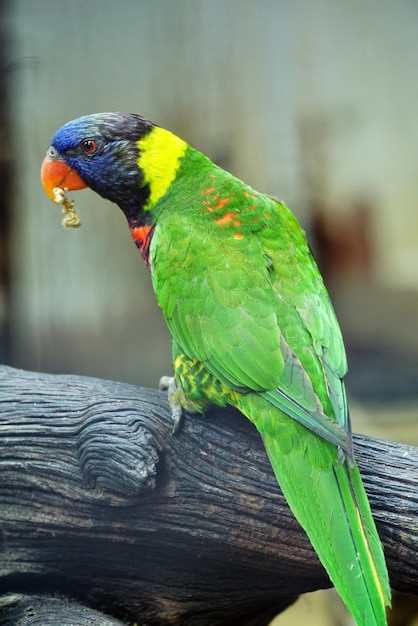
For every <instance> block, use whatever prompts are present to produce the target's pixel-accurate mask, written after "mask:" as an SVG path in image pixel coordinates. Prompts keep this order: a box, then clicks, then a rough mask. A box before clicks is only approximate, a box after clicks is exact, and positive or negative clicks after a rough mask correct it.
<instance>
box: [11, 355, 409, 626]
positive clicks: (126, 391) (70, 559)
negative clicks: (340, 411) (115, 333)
mask: <svg viewBox="0 0 418 626" xmlns="http://www.w3.org/2000/svg"><path fill="white" fill-rule="evenodd" d="M171 427H172V424H171V418H170V414H169V410H168V406H167V402H166V398H165V395H164V394H163V393H161V392H159V391H154V390H150V389H143V388H139V387H134V386H130V385H126V384H122V383H115V382H111V381H103V380H96V379H91V378H83V377H77V376H53V375H47V374H38V373H31V372H24V371H19V370H14V369H11V368H7V367H0V532H1V534H0V550H1V559H0V593H1V594H8V593H9V594H10V593H12V594H16V593H29V594H34V593H35V594H36V593H46V594H57V593H58V594H63V595H65V596H67V597H72V598H74V599H76V600H78V601H80V602H82V603H84V604H86V605H88V606H89V607H91V608H93V609H99V610H103V611H105V612H106V613H107V614H109V615H111V616H113V617H115V618H119V619H123V620H126V621H129V620H130V621H131V622H137V623H138V624H140V623H144V624H148V625H150V626H154V625H155V626H157V625H161V624H168V625H171V624H173V625H176V624H187V625H190V626H204V625H208V626H209V625H211V626H223V625H225V626H226V624H228V625H231V626H233V625H235V624H236V625H238V624H240V625H248V626H250V625H254V626H256V625H257V626H262V625H265V624H268V622H269V620H270V619H271V618H272V617H273V616H274V615H275V614H277V613H279V612H280V611H281V610H283V609H284V608H285V607H286V606H288V605H289V604H291V603H292V602H293V600H294V599H295V598H296V597H297V596H298V595H299V594H300V593H303V592H305V591H312V590H315V589H319V588H324V587H328V586H330V583H329V580H328V577H327V575H326V573H325V571H324V569H323V568H322V566H321V565H320V563H319V561H318V559H317V557H316V555H315V553H314V551H313V550H312V548H311V546H310V543H309V541H308V539H307V537H306V536H305V534H304V532H303V531H302V530H301V528H300V527H299V525H298V524H297V522H296V520H295V519H294V518H293V515H292V514H291V512H290V510H289V509H288V507H287V504H286V502H285V501H284V499H283V496H282V495H281V493H280V490H279V488H278V486H277V483H276V481H275V479H274V476H273V472H272V470H271V468H270V465H269V463H268V460H267V457H266V454H265V452H264V448H263V445H262V442H261V440H260V438H259V436H258V434H257V432H256V431H255V429H254V428H253V427H252V425H251V424H250V423H249V422H247V420H246V419H244V418H243V417H242V416H241V415H240V414H239V413H234V412H232V411H221V410H214V411H213V412H210V414H208V415H207V416H206V417H200V416H193V417H191V416H190V417H189V416H187V417H186V419H185V420H184V423H183V426H182V429H181V431H180V432H179V433H178V434H176V435H174V436H173V435H172V433H171ZM355 451H356V456H357V459H358V463H359V466H360V470H361V472H362V475H363V478H364V483H365V487H366V491H367V492H368V495H369V498H370V502H371V506H372V510H373V513H374V516H375V519H376V523H377V526H378V529H379V532H380V535H381V538H382V541H383V543H384V546H385V553H386V557H387V562H388V568H389V573H390V578H391V583H392V586H393V587H394V588H396V589H399V590H401V591H409V592H412V593H418V553H417V545H418V478H417V471H416V469H417V466H418V450H417V449H416V448H413V447H410V446H405V445H400V444H396V443H390V442H384V441H379V440H377V439H371V438H365V437H360V436H355Z"/></svg>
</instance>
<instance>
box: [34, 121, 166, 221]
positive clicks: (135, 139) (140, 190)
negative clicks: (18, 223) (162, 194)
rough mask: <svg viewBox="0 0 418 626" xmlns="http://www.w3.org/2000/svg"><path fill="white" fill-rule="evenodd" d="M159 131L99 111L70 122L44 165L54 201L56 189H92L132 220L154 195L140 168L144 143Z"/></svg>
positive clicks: (43, 177) (43, 174)
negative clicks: (148, 137)
mask: <svg viewBox="0 0 418 626" xmlns="http://www.w3.org/2000/svg"><path fill="white" fill-rule="evenodd" d="M155 128H158V127H156V126H155V125H154V124H152V123H151V122H148V121H147V120H145V119H144V118H143V117H141V116H139V115H134V114H128V113H97V114H94V115H87V116H85V117H80V118H78V119H76V120H73V121H71V122H68V123H67V124H65V125H64V126H62V128H60V129H59V130H58V131H57V133H56V134H55V135H54V137H53V139H52V142H51V146H50V148H49V150H48V152H47V155H46V157H45V159H44V161H43V164H42V169H41V180H42V184H43V187H44V190H45V192H46V193H47V195H48V196H49V197H50V198H51V199H54V193H53V189H54V188H55V187H58V188H61V189H64V190H69V191H72V190H76V189H83V188H84V187H90V188H91V189H93V191H95V192H97V193H98V194H100V195H101V196H103V197H104V198H107V199H108V200H111V201H112V202H116V203H117V204H118V205H119V206H120V208H121V209H122V210H123V211H124V212H125V214H126V215H127V217H128V219H130V218H132V217H134V216H135V214H138V212H139V211H140V210H141V209H142V208H143V207H144V206H145V205H146V204H147V201H148V199H149V196H150V191H151V190H150V181H148V180H147V176H146V172H145V171H144V168H143V167H142V166H141V164H140V154H141V140H143V139H144V138H146V137H147V136H148V135H149V134H150V133H152V130H153V129H155Z"/></svg>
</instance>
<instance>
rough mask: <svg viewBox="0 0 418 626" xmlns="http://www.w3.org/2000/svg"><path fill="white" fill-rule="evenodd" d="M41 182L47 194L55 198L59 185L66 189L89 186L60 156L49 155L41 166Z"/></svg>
mask: <svg viewBox="0 0 418 626" xmlns="http://www.w3.org/2000/svg"><path fill="white" fill-rule="evenodd" d="M41 182H42V186H43V188H44V191H45V193H46V195H47V196H48V197H49V198H51V200H54V198H55V196H54V191H53V190H54V189H55V187H59V188H60V189H63V190H64V191H76V190H77V189H85V187H87V185H86V183H85V182H84V180H82V179H81V178H80V176H79V175H78V174H77V173H76V172H75V171H74V170H73V169H71V167H69V166H68V165H67V163H66V162H65V161H63V160H62V159H60V158H56V157H54V158H52V157H50V156H49V155H47V156H46V157H45V158H44V160H43V163H42V167H41Z"/></svg>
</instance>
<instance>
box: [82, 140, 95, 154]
mask: <svg viewBox="0 0 418 626" xmlns="http://www.w3.org/2000/svg"><path fill="white" fill-rule="evenodd" d="M81 149H82V151H83V152H84V153H85V154H89V155H92V154H94V153H95V152H96V150H97V143H96V142H95V141H94V139H84V140H83V141H82V142H81Z"/></svg>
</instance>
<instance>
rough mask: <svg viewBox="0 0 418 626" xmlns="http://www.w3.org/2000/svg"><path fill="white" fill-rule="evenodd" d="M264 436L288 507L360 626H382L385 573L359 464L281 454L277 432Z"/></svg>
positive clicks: (386, 595) (387, 592)
mask: <svg viewBox="0 0 418 626" xmlns="http://www.w3.org/2000/svg"><path fill="white" fill-rule="evenodd" d="M263 439H264V444H265V447H266V450H267V453H268V456H269V458H270V462H271V464H272V467H273V469H274V472H275V474H276V478H277V480H278V483H279V485H280V487H281V489H282V491H283V494H284V496H285V498H286V500H287V502H288V504H289V506H290V508H291V509H292V511H293V513H294V515H295V517H296V518H297V520H298V521H299V523H300V524H301V526H302V527H303V529H304V530H305V532H306V534H307V535H308V537H309V539H310V541H311V543H312V545H313V547H314V549H315V551H316V553H317V554H318V557H319V559H320V561H321V562H322V564H323V566H324V567H325V569H326V571H327V573H328V575H329V577H330V579H331V581H332V583H333V585H334V586H335V588H336V590H337V591H338V593H339V594H340V596H341V597H342V599H343V601H344V602H345V604H346V605H347V607H348V609H349V610H350V612H351V614H352V615H353V617H354V619H355V620H356V622H357V624H358V626H386V625H387V621H386V611H385V607H386V606H389V605H390V588H389V580H388V573H387V569H386V563H385V559H384V555H383V549H382V545H381V542H380V539H379V536H378V534H377V530H376V527H375V524H374V521H373V518H372V515H371V511H370V506H369V502H368V499H367V496H366V493H365V491H364V487H363V483H362V481H361V477H360V473H359V471H358V468H357V466H356V465H354V466H353V467H349V466H348V464H347V463H345V464H344V465H342V466H341V465H338V462H337V461H336V460H335V462H334V464H333V465H332V464H331V466H330V467H326V468H325V469H324V467H322V468H321V467H319V468H318V467H315V466H313V465H312V463H311V460H310V459H308V458H307V455H306V454H303V453H302V454H300V453H297V452H296V451H295V452H294V454H292V453H291V454H289V453H287V454H286V453H285V454H283V450H282V451H281V446H280V438H275V437H274V438H273V437H268V436H267V437H266V436H264V438H263ZM324 445H325V446H326V447H327V448H329V446H330V444H328V443H326V442H324ZM326 452H328V450H327V451H326ZM325 456H329V455H325Z"/></svg>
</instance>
